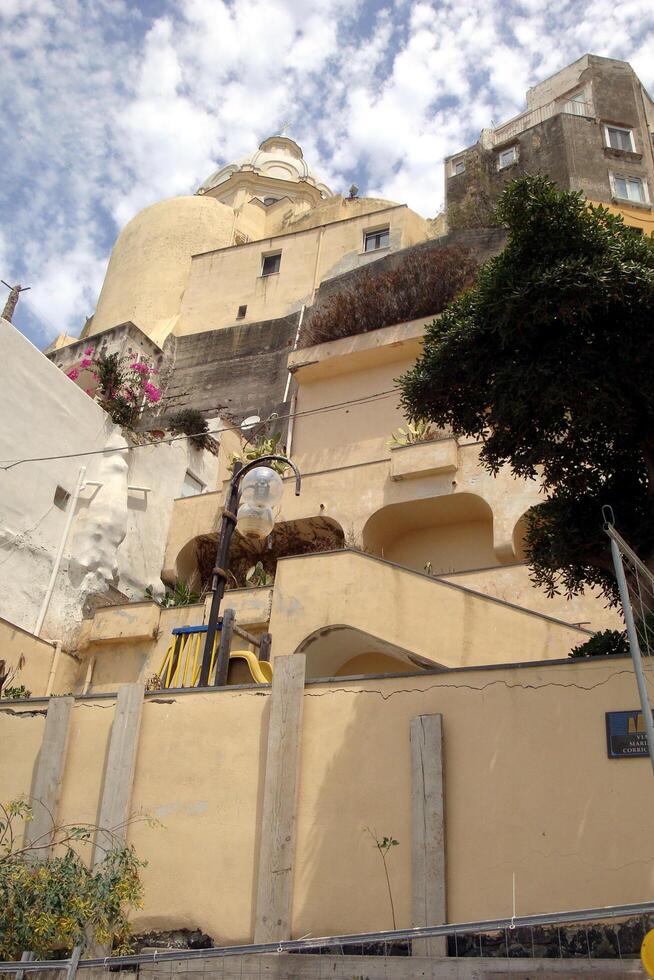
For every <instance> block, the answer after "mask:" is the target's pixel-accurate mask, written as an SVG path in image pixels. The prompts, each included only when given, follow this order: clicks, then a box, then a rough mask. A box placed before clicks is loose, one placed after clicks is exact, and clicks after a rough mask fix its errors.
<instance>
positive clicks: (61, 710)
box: [25, 697, 75, 861]
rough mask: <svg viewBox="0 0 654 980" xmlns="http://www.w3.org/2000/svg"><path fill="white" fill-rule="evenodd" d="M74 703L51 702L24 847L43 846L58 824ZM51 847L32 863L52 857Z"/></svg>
mask: <svg viewBox="0 0 654 980" xmlns="http://www.w3.org/2000/svg"><path fill="white" fill-rule="evenodd" d="M74 703H75V699H74V698H73V697H65V698H51V699H50V700H49V701H48V713H47V715H46V719H45V729H44V732H43V742H42V743H41V749H40V751H39V758H38V762H37V763H36V770H35V772H34V782H33V784H32V793H31V801H30V802H31V804H32V820H30V822H29V823H28V824H27V825H26V827H25V843H26V844H32V843H35V842H36V841H39V843H43V842H44V841H45V840H47V838H48V835H49V834H51V833H52V831H53V829H54V826H55V824H56V822H57V807H58V806H59V794H60V791H61V782H62V779H63V774H64V765H65V762H66V749H67V747H68V731H69V723H70V712H71V709H72V707H73V705H74ZM50 850H51V848H50V846H48V847H47V848H43V849H41V848H39V850H38V851H35V852H34V853H33V854H30V856H29V859H30V860H31V861H41V860H44V859H45V858H48V857H49V856H50Z"/></svg>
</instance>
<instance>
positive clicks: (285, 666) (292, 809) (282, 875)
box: [254, 653, 306, 943]
mask: <svg viewBox="0 0 654 980" xmlns="http://www.w3.org/2000/svg"><path fill="white" fill-rule="evenodd" d="M305 672H306V657H305V656H304V654H301V653H300V654H295V655H294V656H291V657H280V658H278V660H277V662H276V663H275V673H274V676H273V684H272V701H271V706H270V721H269V723H268V753H267V756H266V780H265V786H264V791H263V813H262V817H261V844H260V851H259V873H258V885H257V899H256V903H257V904H256V912H255V923H254V941H255V943H269V942H275V941H277V940H280V939H290V937H291V918H292V913H293V880H294V875H295V826H296V809H297V789H298V779H299V761H300V733H301V728H302V711H303V707H304V677H305Z"/></svg>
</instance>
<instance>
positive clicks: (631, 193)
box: [610, 174, 648, 204]
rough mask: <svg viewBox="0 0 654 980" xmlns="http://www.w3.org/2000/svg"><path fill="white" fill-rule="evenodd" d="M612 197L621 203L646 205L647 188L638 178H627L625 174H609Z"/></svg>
mask: <svg viewBox="0 0 654 980" xmlns="http://www.w3.org/2000/svg"><path fill="white" fill-rule="evenodd" d="M610 179H611V186H612V190H613V196H614V197H617V198H619V199H620V200H622V201H634V202H635V203H636V204H647V201H648V195H647V186H646V184H645V182H644V181H643V180H642V178H640V177H627V176H626V175H625V174H610Z"/></svg>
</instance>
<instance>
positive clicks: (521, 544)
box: [513, 513, 527, 561]
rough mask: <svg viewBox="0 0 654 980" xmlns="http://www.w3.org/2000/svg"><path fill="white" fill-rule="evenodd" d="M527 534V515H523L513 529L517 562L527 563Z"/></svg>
mask: <svg viewBox="0 0 654 980" xmlns="http://www.w3.org/2000/svg"><path fill="white" fill-rule="evenodd" d="M526 534H527V514H526V513H525V514H523V515H522V517H521V518H520V520H519V521H517V523H516V525H515V527H514V528H513V551H514V552H515V559H516V561H526V558H527V553H526V551H525V536H526Z"/></svg>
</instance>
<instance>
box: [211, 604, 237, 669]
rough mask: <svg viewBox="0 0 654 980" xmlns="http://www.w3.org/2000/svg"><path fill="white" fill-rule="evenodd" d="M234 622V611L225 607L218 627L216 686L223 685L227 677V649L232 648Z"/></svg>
mask: <svg viewBox="0 0 654 980" xmlns="http://www.w3.org/2000/svg"><path fill="white" fill-rule="evenodd" d="M235 623H236V613H235V612H234V610H233V609H226V610H225V612H224V613H223V621H222V625H221V627H220V644H219V646H218V656H217V657H216V679H215V681H214V684H215V686H216V687H225V685H226V684H227V678H228V677H229V651H230V650H231V649H232V640H233V638H234V625H235Z"/></svg>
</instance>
